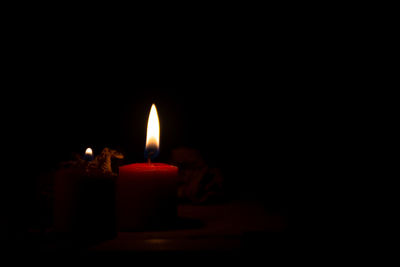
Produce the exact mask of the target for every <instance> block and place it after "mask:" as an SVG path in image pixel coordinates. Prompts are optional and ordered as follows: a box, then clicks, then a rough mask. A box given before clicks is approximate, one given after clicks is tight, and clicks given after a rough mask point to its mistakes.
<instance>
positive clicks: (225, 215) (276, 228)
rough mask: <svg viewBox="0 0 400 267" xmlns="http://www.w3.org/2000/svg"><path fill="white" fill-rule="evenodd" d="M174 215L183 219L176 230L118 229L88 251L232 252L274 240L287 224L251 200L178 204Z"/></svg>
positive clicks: (282, 218)
mask: <svg viewBox="0 0 400 267" xmlns="http://www.w3.org/2000/svg"><path fill="white" fill-rule="evenodd" d="M178 215H179V217H180V218H182V219H183V221H186V224H183V225H182V227H181V228H180V229H179V228H177V229H173V230H167V231H157V232H156V231H155V232H119V233H118V235H117V237H116V238H115V239H113V240H108V241H104V242H102V243H100V244H97V245H94V246H92V247H90V248H89V250H90V251H94V252H107V251H109V252H113V251H125V252H176V251H182V252H196V251H201V252H204V251H214V252H223V251H236V250H241V249H243V246H247V245H248V244H249V242H248V241H250V243H251V244H255V245H258V244H261V243H262V244H265V239H268V240H274V236H276V235H281V234H282V233H284V232H285V229H286V227H287V222H286V220H285V218H284V217H282V216H279V215H273V214H268V213H267V212H266V211H265V209H264V208H263V206H262V205H260V204H258V203H255V202H231V203H225V204H218V205H206V206H194V205H181V206H179V207H178ZM267 236H268V237H267ZM271 237H272V238H271ZM279 238H280V237H279ZM275 241H276V238H275ZM275 241H273V242H275ZM250 247H251V245H250Z"/></svg>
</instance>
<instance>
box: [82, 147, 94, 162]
mask: <svg viewBox="0 0 400 267" xmlns="http://www.w3.org/2000/svg"><path fill="white" fill-rule="evenodd" d="M83 159H84V160H87V161H92V160H93V150H92V149H91V148H90V147H88V148H87V149H86V151H85V155H84V156H83Z"/></svg>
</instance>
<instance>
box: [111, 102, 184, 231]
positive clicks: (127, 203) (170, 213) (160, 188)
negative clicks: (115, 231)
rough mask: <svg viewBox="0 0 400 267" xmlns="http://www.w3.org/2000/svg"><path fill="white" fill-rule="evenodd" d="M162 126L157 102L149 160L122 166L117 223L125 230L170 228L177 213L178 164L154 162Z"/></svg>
mask: <svg viewBox="0 0 400 267" xmlns="http://www.w3.org/2000/svg"><path fill="white" fill-rule="evenodd" d="M159 139H160V126H159V120H158V114H157V110H156V107H155V105H154V104H153V105H152V107H151V110H150V115H149V120H148V124H147V138H146V147H145V157H146V159H147V163H136V164H130V165H125V166H122V167H120V168H119V177H118V179H117V224H118V228H119V230H121V231H135V230H147V229H162V228H168V227H169V226H171V224H173V223H174V221H175V220H176V217H177V188H178V168H177V167H175V166H172V165H168V164H164V163H152V162H151V161H152V160H153V159H154V158H155V157H156V156H157V155H158V152H159Z"/></svg>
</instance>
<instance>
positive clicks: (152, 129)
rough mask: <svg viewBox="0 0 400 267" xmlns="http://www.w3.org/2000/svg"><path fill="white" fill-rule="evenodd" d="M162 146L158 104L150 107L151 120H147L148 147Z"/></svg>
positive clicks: (156, 147)
mask: <svg viewBox="0 0 400 267" xmlns="http://www.w3.org/2000/svg"><path fill="white" fill-rule="evenodd" d="M159 146H160V122H159V121H158V114H157V109H156V105H154V104H153V105H152V106H151V109H150V115H149V120H148V122H147V136H146V149H147V150H149V149H156V150H158V149H159Z"/></svg>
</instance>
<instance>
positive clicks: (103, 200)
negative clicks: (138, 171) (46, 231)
mask: <svg viewBox="0 0 400 267" xmlns="http://www.w3.org/2000/svg"><path fill="white" fill-rule="evenodd" d="M83 159H84V160H86V161H92V160H93V159H94V158H93V151H92V149H91V148H88V149H86V152H85V155H84V156H83ZM86 161H77V162H76V163H75V165H73V166H71V167H68V168H61V169H59V170H58V171H57V172H56V174H55V181H54V229H55V231H56V232H58V233H68V234H79V236H80V237H82V238H90V239H107V238H112V237H113V236H114V235H115V233H116V232H115V230H116V227H115V176H114V175H112V174H111V173H108V172H102V171H101V169H100V168H92V169H88V164H89V162H86Z"/></svg>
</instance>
